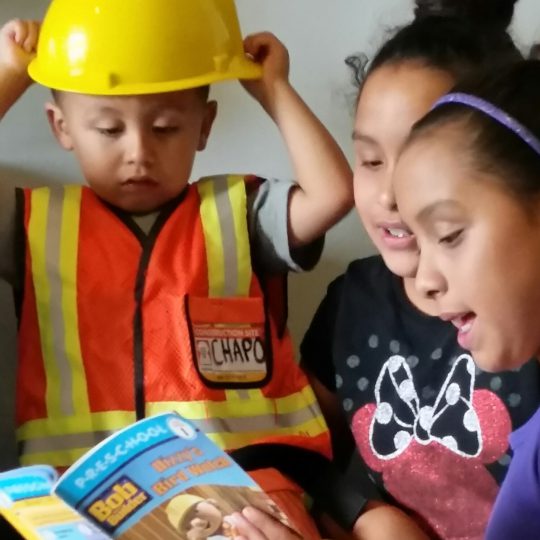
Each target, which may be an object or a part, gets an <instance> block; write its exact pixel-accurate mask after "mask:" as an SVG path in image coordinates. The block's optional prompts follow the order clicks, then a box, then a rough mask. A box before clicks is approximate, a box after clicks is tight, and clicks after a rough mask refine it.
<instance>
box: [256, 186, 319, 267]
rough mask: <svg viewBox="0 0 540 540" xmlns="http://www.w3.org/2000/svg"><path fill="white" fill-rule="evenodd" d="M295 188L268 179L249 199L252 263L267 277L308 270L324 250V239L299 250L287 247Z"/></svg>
mask: <svg viewBox="0 0 540 540" xmlns="http://www.w3.org/2000/svg"><path fill="white" fill-rule="evenodd" d="M295 186H296V184H295V183H294V182H290V181H283V180H275V179H269V180H265V181H264V182H262V184H261V185H260V187H259V188H258V189H257V190H256V191H255V192H254V193H252V194H250V195H249V196H248V221H249V233H250V238H251V245H252V250H253V257H254V260H255V261H256V263H257V264H258V265H260V266H261V267H262V268H263V269H264V270H265V271H267V272H269V273H283V272H287V271H289V270H292V271H294V272H301V271H305V270H311V269H312V268H313V267H314V266H315V265H316V264H317V263H318V262H319V259H320V257H321V254H322V250H323V247H324V236H323V237H321V238H319V239H318V240H315V241H314V242H312V243H311V244H308V245H306V246H302V247H301V248H296V249H291V248H290V246H289V232H288V230H289V217H288V214H289V196H290V193H291V189H292V188H294V187H295Z"/></svg>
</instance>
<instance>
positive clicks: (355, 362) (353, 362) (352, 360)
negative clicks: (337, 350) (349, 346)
mask: <svg viewBox="0 0 540 540" xmlns="http://www.w3.org/2000/svg"><path fill="white" fill-rule="evenodd" d="M347 365H348V366H349V367H350V368H351V369H354V368H357V367H358V366H359V365H360V358H358V356H356V354H353V355H351V356H349V358H347Z"/></svg>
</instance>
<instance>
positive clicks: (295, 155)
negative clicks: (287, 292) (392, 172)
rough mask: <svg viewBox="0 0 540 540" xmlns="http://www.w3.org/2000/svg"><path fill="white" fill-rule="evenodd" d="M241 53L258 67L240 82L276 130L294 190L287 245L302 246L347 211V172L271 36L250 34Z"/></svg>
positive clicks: (349, 193)
mask: <svg viewBox="0 0 540 540" xmlns="http://www.w3.org/2000/svg"><path fill="white" fill-rule="evenodd" d="M244 49H245V51H246V54H247V55H249V56H251V57H252V58H253V59H254V60H255V61H256V62H258V63H259V64H260V65H261V66H262V70H263V75H262V78H261V79H259V80H254V81H242V84H243V85H244V88H245V89H246V90H247V91H248V92H249V93H250V94H251V95H252V96H253V97H254V98H255V99H256V100H257V101H258V102H259V103H260V104H261V105H262V107H263V108H264V109H265V110H266V112H267V113H268V115H269V116H270V117H271V118H272V120H273V121H274V123H275V124H276V125H277V127H278V129H279V130H280V132H281V135H282V137H283V140H284V142H285V144H286V146H287V149H288V151H289V155H290V157H291V162H292V165H293V168H294V175H295V180H296V182H297V184H298V185H297V186H296V188H295V189H293V190H292V191H291V196H290V199H289V214H288V228H289V246H290V247H291V248H293V249H294V248H299V247H302V246H305V245H307V244H309V243H311V242H313V241H314V240H316V239H318V238H319V237H320V236H321V235H323V234H324V233H326V231H327V230H328V229H329V228H330V227H332V225H334V224H335V223H337V222H338V221H339V220H340V219H341V218H342V217H343V216H344V215H345V214H346V213H347V212H348V211H349V210H350V209H351V208H352V203H353V196H352V171H351V169H350V167H349V164H348V163H347V160H346V158H345V156H344V155H343V152H342V151H341V150H340V148H339V146H338V145H337V143H336V142H335V141H334V139H333V138H332V136H331V135H330V133H328V131H327V130H326V128H325V127H324V126H323V125H322V124H321V122H320V121H319V120H318V118H317V117H316V116H315V115H314V114H313V112H312V111H311V110H310V109H309V107H308V106H307V105H306V104H305V103H304V101H303V100H302V98H301V97H300V96H299V95H298V94H297V93H296V91H295V90H294V88H293V87H292V86H291V84H290V83H289V53H288V52H287V49H286V48H285V46H284V45H283V44H282V43H281V42H280V41H279V40H278V39H277V38H276V37H275V36H274V35H273V34H271V33H269V32H264V33H261V34H254V35H252V36H249V37H247V38H246V39H245V41H244Z"/></svg>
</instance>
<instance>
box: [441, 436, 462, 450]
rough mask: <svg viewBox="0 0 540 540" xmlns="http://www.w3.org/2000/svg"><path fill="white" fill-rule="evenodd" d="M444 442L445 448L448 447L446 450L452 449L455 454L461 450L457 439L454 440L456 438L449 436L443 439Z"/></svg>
mask: <svg viewBox="0 0 540 540" xmlns="http://www.w3.org/2000/svg"><path fill="white" fill-rule="evenodd" d="M442 441H443V444H444V446H446V448H450V449H451V450H453V451H454V452H455V451H456V450H459V448H458V444H457V441H456V439H454V437H452V436H451V435H447V436H446V437H443V440H442Z"/></svg>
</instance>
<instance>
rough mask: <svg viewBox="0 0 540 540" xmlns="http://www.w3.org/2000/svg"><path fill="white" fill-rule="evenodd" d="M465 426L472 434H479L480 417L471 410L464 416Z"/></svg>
mask: <svg viewBox="0 0 540 540" xmlns="http://www.w3.org/2000/svg"><path fill="white" fill-rule="evenodd" d="M463 426H464V427H465V429H467V430H468V431H470V432H471V433H477V432H478V431H480V422H479V421H478V416H477V415H476V413H475V412H474V410H473V409H469V410H468V411H467V412H466V413H465V414H464V415H463Z"/></svg>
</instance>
